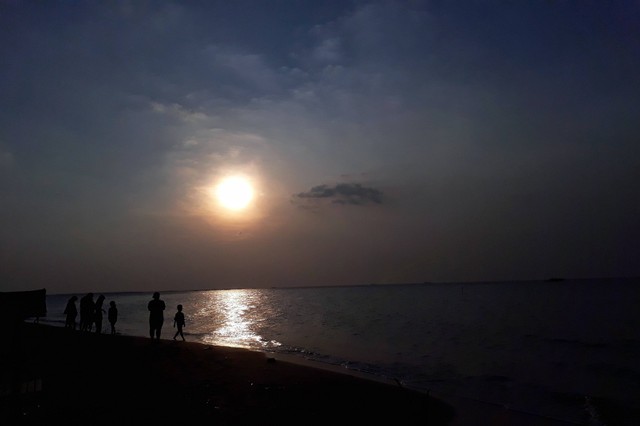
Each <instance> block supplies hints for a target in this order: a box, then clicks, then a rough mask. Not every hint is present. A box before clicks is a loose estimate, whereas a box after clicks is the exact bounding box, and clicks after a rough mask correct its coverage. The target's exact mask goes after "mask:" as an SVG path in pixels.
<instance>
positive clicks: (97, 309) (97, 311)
mask: <svg viewBox="0 0 640 426" xmlns="http://www.w3.org/2000/svg"><path fill="white" fill-rule="evenodd" d="M103 303H104V295H102V294H101V295H100V296H98V299H97V300H96V303H95V305H94V310H93V322H95V323H96V333H97V334H100V333H102V313H103V312H105V310H104V309H102V304H103Z"/></svg>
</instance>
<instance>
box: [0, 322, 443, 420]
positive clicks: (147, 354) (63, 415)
mask: <svg viewBox="0 0 640 426" xmlns="http://www.w3.org/2000/svg"><path fill="white" fill-rule="evenodd" d="M8 346H9V345H7V347H5V348H4V349H3V360H2V374H3V377H2V378H3V382H4V383H7V382H8V381H11V379H12V378H13V379H17V380H16V381H15V382H18V383H20V384H21V387H22V388H23V389H22V391H23V392H21V393H20V394H19V395H18V396H15V395H14V396H12V395H7V394H6V393H7V389H6V386H5V391H4V392H3V396H2V405H1V406H0V408H1V409H2V421H1V422H0V423H1V424H3V425H8V424H33V425H36V424H37V425H49V424H65V425H122V424H138V425H142V424H144V425H152V424H158V425H169V424H176V425H178V424H181V425H187V424H211V425H214V424H215V425H232V424H233V425H249V424H260V425H294V424H296V425H308V424H318V425H320V424H336V423H343V422H346V423H353V424H378V423H381V422H383V420H384V422H387V421H391V422H392V423H394V424H420V425H425V424H429V425H445V424H449V421H450V420H451V418H452V417H453V410H452V408H451V407H449V406H448V405H446V404H444V403H443V402H441V401H439V400H437V399H434V398H430V397H428V396H427V395H425V394H422V393H417V392H413V391H410V390H407V389H403V388H401V387H399V386H393V385H388V384H384V383H378V382H376V381H370V380H365V379H362V378H358V377H354V376H351V375H347V374H339V373H336V372H331V371H326V370H324V369H316V368H311V367H306V366H301V365H298V364H293V363H289V362H285V361H282V360H275V359H272V358H269V357H267V356H266V355H265V354H263V353H259V352H253V351H248V350H243V349H236V348H226V347H214V346H207V345H203V344H199V343H192V342H174V341H168V340H164V341H159V342H154V341H151V340H150V339H145V338H140V337H129V336H110V335H105V334H103V335H95V334H87V333H81V332H78V331H76V332H74V331H69V330H66V329H63V328H57V327H49V326H43V325H34V324H28V323H25V324H23V327H22V333H21V339H20V341H19V342H16V343H12V345H10V346H11V348H9V347H8Z"/></svg>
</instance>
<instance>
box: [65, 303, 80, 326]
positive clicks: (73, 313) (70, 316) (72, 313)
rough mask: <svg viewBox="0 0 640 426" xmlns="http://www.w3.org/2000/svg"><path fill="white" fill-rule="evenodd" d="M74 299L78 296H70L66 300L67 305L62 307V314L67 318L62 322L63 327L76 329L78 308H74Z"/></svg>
mask: <svg viewBox="0 0 640 426" xmlns="http://www.w3.org/2000/svg"><path fill="white" fill-rule="evenodd" d="M76 300H78V296H71V297H70V298H69V300H68V301H67V307H66V308H64V314H65V315H66V316H67V319H66V321H65V323H64V328H71V329H73V330H75V329H76V317H77V316H78V308H76Z"/></svg>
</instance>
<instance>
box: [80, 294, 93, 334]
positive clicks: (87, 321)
mask: <svg viewBox="0 0 640 426" xmlns="http://www.w3.org/2000/svg"><path fill="white" fill-rule="evenodd" d="M93 305H94V303H93V293H87V294H86V295H85V296H82V299H80V331H91V326H92V323H93V309H94V306H93Z"/></svg>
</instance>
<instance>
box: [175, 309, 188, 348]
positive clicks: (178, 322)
mask: <svg viewBox="0 0 640 426" xmlns="http://www.w3.org/2000/svg"><path fill="white" fill-rule="evenodd" d="M184 325H185V321H184V313H183V312H182V305H178V312H176V316H175V317H173V326H174V327H176V326H177V327H178V331H176V334H174V335H173V340H176V337H178V334H179V335H180V337H182V341H183V342H184V334H182V327H184Z"/></svg>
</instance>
